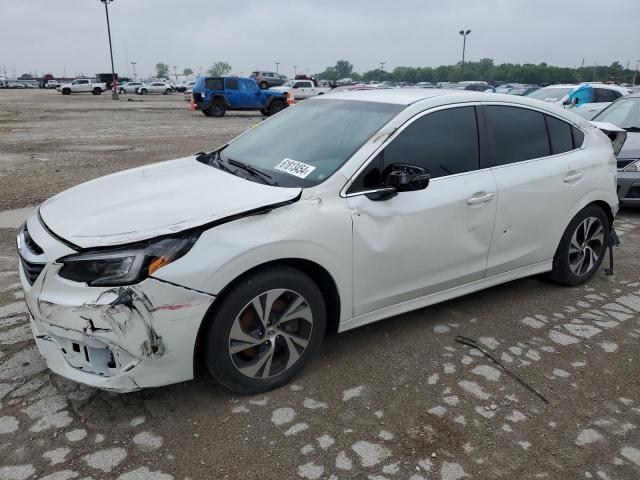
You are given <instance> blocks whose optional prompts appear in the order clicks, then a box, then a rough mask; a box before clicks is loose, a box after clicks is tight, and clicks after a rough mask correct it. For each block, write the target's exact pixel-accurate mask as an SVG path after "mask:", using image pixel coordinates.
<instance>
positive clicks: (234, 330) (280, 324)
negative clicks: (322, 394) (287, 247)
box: [203, 267, 327, 395]
mask: <svg viewBox="0 0 640 480" xmlns="http://www.w3.org/2000/svg"><path fill="white" fill-rule="evenodd" d="M208 322H209V323H208V324H207V326H206V330H205V340H204V341H205V344H204V352H203V354H204V357H203V361H204V365H205V367H206V369H207V371H208V372H209V373H210V374H211V376H212V377H213V378H214V379H216V380H217V381H218V382H219V383H220V384H222V385H223V386H225V387H226V388H228V389H229V390H231V391H233V392H236V393H239V394H244V395H252V394H257V393H262V392H266V391H268V390H272V389H274V388H277V387H279V386H281V385H283V384H285V383H287V382H288V381H289V380H290V379H291V378H292V377H293V376H294V375H296V374H297V373H298V372H300V371H301V370H302V369H303V368H304V367H305V366H306V364H307V363H308V362H309V360H311V358H312V357H313V355H314V354H315V353H316V352H317V351H318V349H319V347H320V344H321V343H322V338H323V337H324V332H325V328H326V322H327V319H326V306H325V302H324V298H323V296H322V293H321V292H320V290H319V289H318V286H317V285H316V284H315V283H314V282H313V280H311V278H309V277H308V276H307V275H305V274H304V273H302V272H300V271H299V270H296V269H293V268H290V267H276V268H270V269H265V270H263V271H261V272H259V273H256V274H253V275H250V276H248V277H246V278H244V279H243V280H241V281H240V282H239V283H238V284H236V285H235V286H234V287H232V288H231V289H230V290H229V291H228V292H227V294H226V295H225V296H224V297H223V298H222V299H221V300H220V304H219V305H218V306H217V308H216V309H215V311H214V313H213V316H212V318H210V319H208Z"/></svg>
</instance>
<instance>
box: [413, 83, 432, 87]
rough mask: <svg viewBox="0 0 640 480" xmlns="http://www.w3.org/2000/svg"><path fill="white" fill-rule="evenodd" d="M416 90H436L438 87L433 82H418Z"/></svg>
mask: <svg viewBox="0 0 640 480" xmlns="http://www.w3.org/2000/svg"><path fill="white" fill-rule="evenodd" d="M414 87H416V88H436V86H435V85H434V84H433V83H431V82H418V83H416V84H415V85H414Z"/></svg>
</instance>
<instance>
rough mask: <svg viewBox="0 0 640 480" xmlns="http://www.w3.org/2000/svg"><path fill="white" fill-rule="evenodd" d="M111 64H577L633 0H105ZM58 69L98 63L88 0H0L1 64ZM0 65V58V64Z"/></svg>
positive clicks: (101, 31)
mask: <svg viewBox="0 0 640 480" xmlns="http://www.w3.org/2000/svg"><path fill="white" fill-rule="evenodd" d="M109 15H110V20H111V35H112V40H113V49H114V52H113V54H114V61H115V69H116V72H118V73H119V74H120V75H121V76H124V75H126V74H128V76H130V75H131V74H133V70H132V68H133V67H132V66H131V65H130V62H132V61H135V62H136V66H135V68H136V72H137V74H138V76H141V75H142V76H149V75H150V74H151V73H152V72H153V71H154V66H155V64H156V63H158V62H164V63H167V64H169V65H170V66H171V72H172V73H173V71H174V70H173V66H174V65H175V66H176V67H177V71H178V72H181V71H182V70H183V69H184V68H186V67H189V68H191V69H193V70H194V71H196V72H198V71H199V70H200V69H201V68H202V69H203V70H204V71H206V70H207V68H209V67H210V66H211V65H212V64H213V63H214V62H216V61H225V62H228V63H229V64H231V66H232V68H233V73H235V74H239V75H243V74H244V75H248V74H249V73H250V72H251V71H253V70H275V69H276V65H275V62H279V64H280V65H279V67H278V69H279V71H280V73H284V74H286V75H288V76H291V75H293V71H294V66H297V72H298V73H303V72H305V71H306V70H307V69H308V71H310V72H311V73H314V72H319V71H323V70H324V69H325V68H326V67H327V66H329V65H334V64H335V62H336V60H339V59H345V60H349V61H350V62H351V63H352V64H353V65H354V68H355V70H356V71H359V72H364V71H366V70H372V69H375V68H378V66H379V64H380V62H385V70H388V71H390V70H393V68H395V67H397V66H432V67H435V66H438V65H442V64H453V63H456V62H458V61H460V58H461V55H462V37H461V36H460V35H459V34H458V31H459V30H461V29H463V28H464V29H471V34H470V35H469V37H468V39H467V59H468V60H479V59H480V58H493V59H494V60H495V62H496V63H503V62H511V63H540V62H546V63H548V64H551V65H559V66H568V67H576V66H579V65H580V64H581V62H582V59H583V58H584V59H585V65H593V64H594V63H597V64H599V65H604V64H606V65H609V64H611V63H612V62H613V61H616V60H618V61H620V62H621V63H622V64H623V66H626V64H627V62H628V61H629V62H630V66H631V68H634V67H635V65H636V61H637V60H638V59H640V48H638V43H637V42H636V41H635V40H634V38H635V32H636V31H637V28H638V20H639V19H640V3H639V2H638V0H609V1H604V0H488V1H487V0H484V1H482V0H393V1H390V0H314V1H307V0H297V1H288V0H279V1H274V0H272V1H267V2H264V1H263V2H259V1H244V2H238V1H225V2H222V1H219V0H114V1H113V3H111V4H110V5H109ZM3 68H4V69H6V72H7V76H9V77H12V76H13V72H14V69H15V72H16V73H17V74H18V75H20V74H22V73H25V72H37V73H38V75H42V74H44V73H53V74H54V76H63V75H64V74H65V73H66V75H67V76H68V77H72V76H76V75H77V74H80V73H84V74H87V75H89V74H95V73H98V72H109V71H110V62H109V46H108V41H107V28H106V19H105V12H104V5H103V4H102V3H101V2H100V1H99V0H56V1H51V0H0V69H3ZM0 75H2V70H0Z"/></svg>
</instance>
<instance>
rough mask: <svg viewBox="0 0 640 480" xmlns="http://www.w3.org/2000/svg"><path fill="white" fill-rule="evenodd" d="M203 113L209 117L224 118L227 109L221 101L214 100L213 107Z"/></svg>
mask: <svg viewBox="0 0 640 480" xmlns="http://www.w3.org/2000/svg"><path fill="white" fill-rule="evenodd" d="M203 112H204V114H205V115H206V116H208V117H224V114H225V113H226V112H227V107H226V106H225V104H224V103H222V102H221V101H220V100H214V101H213V103H212V104H211V106H210V107H209V108H207V109H206V110H203Z"/></svg>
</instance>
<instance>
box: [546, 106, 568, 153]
mask: <svg viewBox="0 0 640 480" xmlns="http://www.w3.org/2000/svg"><path fill="white" fill-rule="evenodd" d="M545 118H546V120H547V129H548V130H549V140H550V141H551V153H552V154H553V155H557V154H559V153H564V152H569V151H571V150H573V149H574V146H573V134H572V132H571V128H572V126H571V125H569V124H568V123H567V122H563V121H562V120H560V119H558V118H556V117H551V116H549V115H545Z"/></svg>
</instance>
